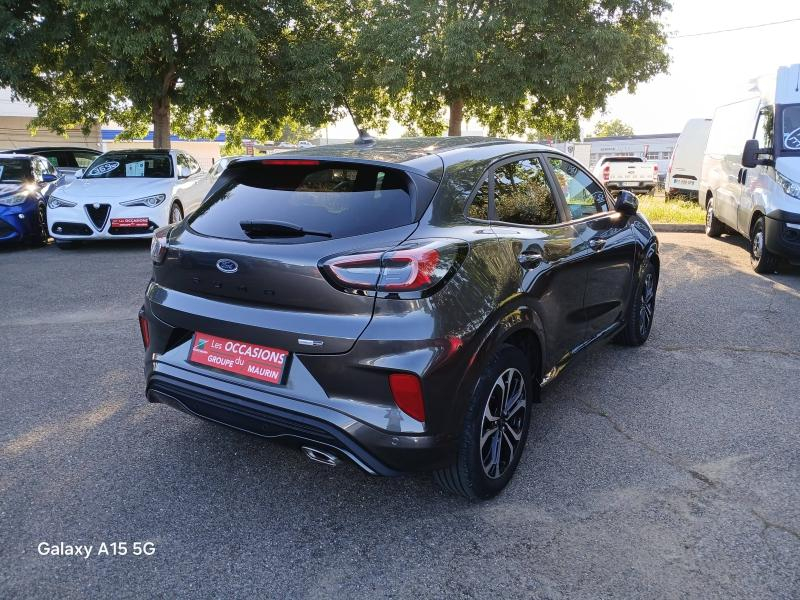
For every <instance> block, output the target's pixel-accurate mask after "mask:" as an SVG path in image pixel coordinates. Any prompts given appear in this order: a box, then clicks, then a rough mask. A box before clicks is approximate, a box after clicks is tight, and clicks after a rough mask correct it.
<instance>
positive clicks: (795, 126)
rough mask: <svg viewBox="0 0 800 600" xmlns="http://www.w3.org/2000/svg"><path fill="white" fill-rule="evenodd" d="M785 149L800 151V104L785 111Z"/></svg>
mask: <svg viewBox="0 0 800 600" xmlns="http://www.w3.org/2000/svg"><path fill="white" fill-rule="evenodd" d="M783 148H784V150H800V104H794V105H792V106H785V107H784V109H783Z"/></svg>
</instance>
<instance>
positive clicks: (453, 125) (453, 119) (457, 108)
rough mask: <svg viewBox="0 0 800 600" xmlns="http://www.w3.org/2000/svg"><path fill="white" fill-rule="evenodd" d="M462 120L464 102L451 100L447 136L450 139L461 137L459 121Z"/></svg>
mask: <svg viewBox="0 0 800 600" xmlns="http://www.w3.org/2000/svg"><path fill="white" fill-rule="evenodd" d="M462 120H464V101H463V100H453V101H452V102H451V103H450V127H448V129H447V135H448V136H450V137H453V136H459V135H461V121H462Z"/></svg>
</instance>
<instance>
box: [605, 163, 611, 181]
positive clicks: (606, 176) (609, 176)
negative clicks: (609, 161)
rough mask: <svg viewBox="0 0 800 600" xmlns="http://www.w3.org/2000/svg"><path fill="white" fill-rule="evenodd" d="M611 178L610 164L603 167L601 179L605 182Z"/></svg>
mask: <svg viewBox="0 0 800 600" xmlns="http://www.w3.org/2000/svg"><path fill="white" fill-rule="evenodd" d="M609 179H611V165H606V166H605V167H603V181H604V182H606V181H608V180H609Z"/></svg>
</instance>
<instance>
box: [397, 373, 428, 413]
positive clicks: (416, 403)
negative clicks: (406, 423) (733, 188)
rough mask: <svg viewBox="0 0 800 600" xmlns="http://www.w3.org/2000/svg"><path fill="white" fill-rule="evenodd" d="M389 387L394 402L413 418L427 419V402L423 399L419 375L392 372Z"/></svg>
mask: <svg viewBox="0 0 800 600" xmlns="http://www.w3.org/2000/svg"><path fill="white" fill-rule="evenodd" d="M389 387H390V388H391V390H392V397H393V398H394V403H395V404H397V406H398V407H399V408H400V410H402V411H403V412H404V413H406V414H407V415H408V416H409V417H411V418H412V419H416V420H417V421H420V422H424V421H425V403H424V402H423V399H422V384H421V383H420V381H419V377H417V376H416V375H413V374H411V373H392V374H391V375H389Z"/></svg>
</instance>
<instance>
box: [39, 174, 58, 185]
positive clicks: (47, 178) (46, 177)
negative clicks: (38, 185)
mask: <svg viewBox="0 0 800 600" xmlns="http://www.w3.org/2000/svg"><path fill="white" fill-rule="evenodd" d="M54 181H58V175H53V174H52V173H43V174H42V183H53V182H54Z"/></svg>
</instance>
